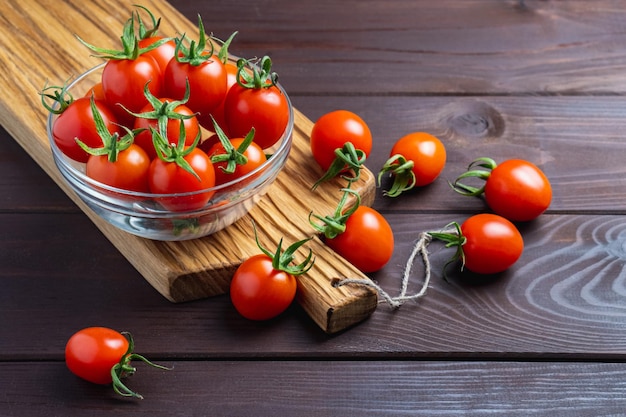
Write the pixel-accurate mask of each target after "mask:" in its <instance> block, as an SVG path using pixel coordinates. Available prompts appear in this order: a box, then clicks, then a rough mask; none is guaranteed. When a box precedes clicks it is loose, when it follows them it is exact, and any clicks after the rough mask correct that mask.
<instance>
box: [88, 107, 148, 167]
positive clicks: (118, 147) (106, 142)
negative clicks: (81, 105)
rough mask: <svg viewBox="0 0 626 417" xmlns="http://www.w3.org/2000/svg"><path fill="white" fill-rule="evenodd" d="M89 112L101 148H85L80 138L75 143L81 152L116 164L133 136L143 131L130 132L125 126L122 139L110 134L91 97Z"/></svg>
mask: <svg viewBox="0 0 626 417" xmlns="http://www.w3.org/2000/svg"><path fill="white" fill-rule="evenodd" d="M90 105H91V112H92V114H93V120H94V123H95V125H96V132H98V135H99V136H100V138H101V139H102V144H103V146H102V147H101V148H92V147H90V146H87V145H86V144H85V143H84V142H83V141H81V140H80V138H76V143H77V144H78V146H80V147H81V149H82V150H84V151H85V152H87V153H88V154H90V155H96V156H102V155H106V156H107V159H108V160H109V162H116V161H117V157H118V155H119V153H120V152H122V151H124V150H126V149H128V147H130V145H132V143H133V142H134V138H135V135H137V134H139V133H140V132H142V131H143V129H135V130H130V129H129V128H127V127H126V126H122V128H123V129H124V130H125V131H126V134H125V135H124V136H122V137H120V135H119V134H118V133H117V132H115V133H113V134H111V132H109V130H108V129H107V128H106V125H105V123H104V120H103V119H102V115H100V112H99V111H98V108H97V107H96V102H95V100H94V98H93V96H92V97H91V98H90Z"/></svg>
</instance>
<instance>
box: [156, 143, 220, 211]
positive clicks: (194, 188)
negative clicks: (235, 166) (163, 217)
mask: <svg viewBox="0 0 626 417" xmlns="http://www.w3.org/2000/svg"><path fill="white" fill-rule="evenodd" d="M184 159H185V161H187V163H188V164H189V165H190V166H191V168H192V169H193V170H194V172H195V173H196V174H197V175H198V177H199V179H198V178H196V177H195V176H194V175H192V174H191V173H190V172H188V171H186V170H185V169H184V168H182V167H180V166H179V165H178V164H177V163H176V162H165V161H163V160H162V159H160V158H156V159H154V160H152V163H151V164H150V170H149V174H148V183H149V187H150V192H152V193H154V194H176V193H192V194H190V195H181V196H176V197H161V198H159V199H158V201H159V203H161V205H163V207H165V208H166V209H168V210H171V211H188V210H196V209H199V208H202V207H203V206H204V205H206V203H207V202H208V201H209V200H210V199H211V197H212V196H213V194H214V193H215V191H214V190H208V191H206V192H200V191H203V190H206V189H208V188H211V187H214V186H215V169H214V168H213V164H212V163H211V159H210V158H209V157H208V155H207V154H206V153H204V152H203V151H202V150H200V149H198V148H194V149H193V150H192V151H190V152H189V154H187V155H186V156H185V157H184Z"/></svg>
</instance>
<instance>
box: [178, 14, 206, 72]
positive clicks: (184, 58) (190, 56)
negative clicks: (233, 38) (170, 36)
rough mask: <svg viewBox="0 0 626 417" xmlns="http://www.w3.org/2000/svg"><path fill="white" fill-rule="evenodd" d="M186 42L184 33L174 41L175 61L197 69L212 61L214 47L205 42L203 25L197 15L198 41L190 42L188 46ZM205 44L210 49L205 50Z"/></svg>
mask: <svg viewBox="0 0 626 417" xmlns="http://www.w3.org/2000/svg"><path fill="white" fill-rule="evenodd" d="M186 42H187V37H186V36H185V34H184V33H183V34H182V35H181V37H180V38H178V39H176V50H175V52H174V57H175V59H176V61H178V62H180V63H184V64H189V65H191V66H194V67H197V66H199V65H202V64H204V63H205V62H208V61H210V60H212V59H213V52H214V51H215V47H214V46H213V43H212V42H210V41H209V42H207V34H206V32H205V31H204V24H203V23H202V17H201V16H200V15H198V40H197V41H196V40H191V41H190V42H189V45H186ZM207 44H208V46H209V47H210V48H209V49H206V48H207ZM205 49H206V50H205Z"/></svg>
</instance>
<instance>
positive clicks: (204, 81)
mask: <svg viewBox="0 0 626 417" xmlns="http://www.w3.org/2000/svg"><path fill="white" fill-rule="evenodd" d="M164 80H165V93H166V95H167V96H168V97H172V98H174V99H176V100H181V99H182V98H183V97H184V96H185V91H186V88H187V80H188V81H189V90H190V94H189V100H188V101H187V103H186V105H187V107H189V108H190V109H191V110H193V111H194V112H197V113H200V114H207V115H208V114H210V113H211V112H212V111H213V110H215V109H216V108H217V106H219V104H220V103H221V102H222V101H223V100H224V97H226V88H227V75H226V69H225V68H224V64H222V62H220V61H219V59H217V58H215V57H213V58H210V59H209V60H207V61H204V62H202V63H201V64H199V65H192V64H190V63H187V62H179V61H178V60H177V59H172V60H171V61H170V62H169V64H168V65H167V67H166V68H165V73H164Z"/></svg>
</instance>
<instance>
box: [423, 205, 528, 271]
mask: <svg viewBox="0 0 626 417" xmlns="http://www.w3.org/2000/svg"><path fill="white" fill-rule="evenodd" d="M451 225H453V226H454V227H455V229H456V232H455V233H448V232H441V233H439V232H437V233H435V232H432V233H430V235H431V236H432V237H433V238H436V239H439V240H442V241H444V242H446V243H447V245H446V246H447V247H452V246H456V247H457V253H456V254H455V256H454V257H453V260H461V262H462V264H463V266H464V267H466V268H467V269H468V270H470V271H472V272H475V273H477V274H496V273H499V272H503V271H505V270H507V269H509V268H510V267H511V266H512V265H513V264H515V262H517V260H518V259H519V258H520V256H521V255H522V252H523V250H524V240H523V238H522V235H521V233H520V232H519V230H518V229H517V227H515V225H514V224H513V223H511V222H510V221H509V220H507V219H505V218H504V217H502V216H499V215H497V214H491V213H481V214H477V215H474V216H471V217H470V218H468V219H467V220H465V221H464V222H463V224H462V225H461V226H459V225H458V223H452V224H451Z"/></svg>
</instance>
